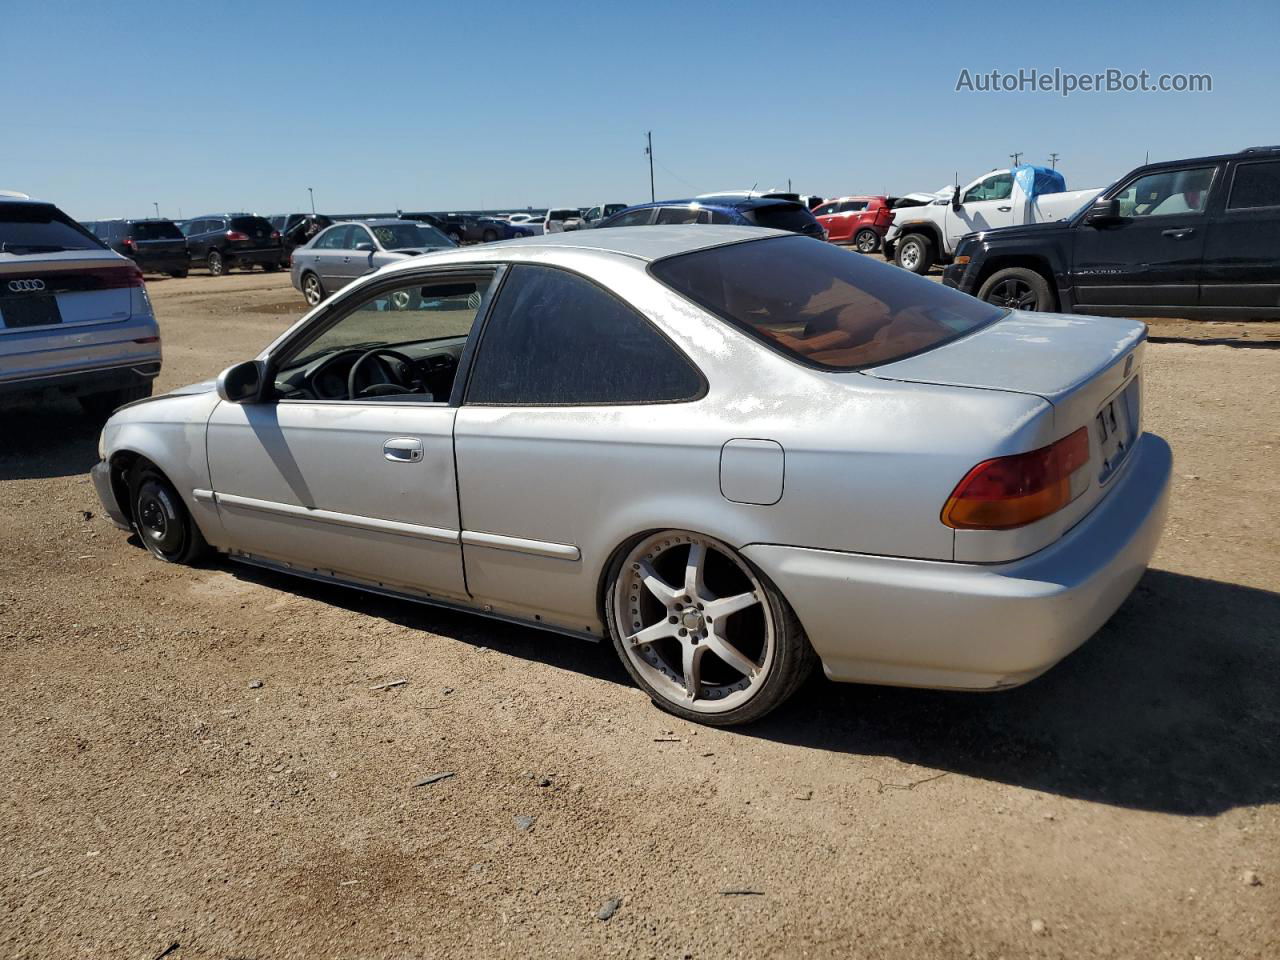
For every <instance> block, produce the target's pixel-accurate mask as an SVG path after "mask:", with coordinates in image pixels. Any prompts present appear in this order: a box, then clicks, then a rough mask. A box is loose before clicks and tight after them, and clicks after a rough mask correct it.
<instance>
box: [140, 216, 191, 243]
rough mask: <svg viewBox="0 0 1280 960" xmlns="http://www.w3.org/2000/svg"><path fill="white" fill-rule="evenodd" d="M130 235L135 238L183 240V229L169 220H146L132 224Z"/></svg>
mask: <svg viewBox="0 0 1280 960" xmlns="http://www.w3.org/2000/svg"><path fill="white" fill-rule="evenodd" d="M129 236H131V237H133V239H135V240H181V239H182V231H181V230H179V229H178V228H177V227H175V226H174V225H173V224H172V223H170V222H169V221H168V220H145V221H139V222H137V223H133V224H130V226H129Z"/></svg>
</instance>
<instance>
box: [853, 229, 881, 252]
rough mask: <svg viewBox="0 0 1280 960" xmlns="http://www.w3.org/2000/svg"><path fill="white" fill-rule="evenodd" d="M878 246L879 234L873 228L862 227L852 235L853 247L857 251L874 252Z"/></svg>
mask: <svg viewBox="0 0 1280 960" xmlns="http://www.w3.org/2000/svg"><path fill="white" fill-rule="evenodd" d="M878 246H880V235H879V234H878V233H876V232H875V231H874V230H869V229H867V228H866V227H863V228H862V229H861V230H859V231H858V232H857V233H855V234H854V235H853V248H854V249H855V250H857V251H858V252H859V253H875V252H876V247H878Z"/></svg>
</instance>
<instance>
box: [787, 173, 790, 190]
mask: <svg viewBox="0 0 1280 960" xmlns="http://www.w3.org/2000/svg"><path fill="white" fill-rule="evenodd" d="M790 192H791V178H790V177H787V193H790Z"/></svg>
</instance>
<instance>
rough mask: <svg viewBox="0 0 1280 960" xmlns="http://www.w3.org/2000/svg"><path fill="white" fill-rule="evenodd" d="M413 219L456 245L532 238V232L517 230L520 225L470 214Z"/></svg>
mask: <svg viewBox="0 0 1280 960" xmlns="http://www.w3.org/2000/svg"><path fill="white" fill-rule="evenodd" d="M407 216H410V217H411V218H412V219H415V220H424V222H428V223H431V225H432V226H433V227H435V228H436V229H437V230H440V231H441V232H443V233H444V234H445V235H446V236H448V237H449V238H450V239H451V240H452V241H453V242H454V243H457V244H463V243H493V241H495V240H510V239H511V238H513V237H527V236H532V234H533V231H532V230H528V231H526V230H523V229H516V228H517V226H518V225H516V224H511V223H507V222H506V221H505V220H495V219H494V218H493V217H478V216H475V215H474V214H470V213H439V214H436V215H434V216H433V217H431V219H430V220H426V219H425V218H424V217H422V216H421V215H420V214H408V215H407Z"/></svg>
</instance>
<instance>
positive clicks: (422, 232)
mask: <svg viewBox="0 0 1280 960" xmlns="http://www.w3.org/2000/svg"><path fill="white" fill-rule="evenodd" d="M369 229H370V230H372V231H373V235H374V236H375V237H377V238H378V243H380V244H382V246H383V247H385V248H386V249H388V250H401V249H405V248H407V247H452V246H453V241H452V240H450V239H449V238H448V237H446V236H445V235H444V234H443V233H441V232H440V231H439V230H437V229H436V228H435V227H433V226H430V225H429V224H425V223H391V224H384V225H382V226H378V227H370V228H369Z"/></svg>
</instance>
